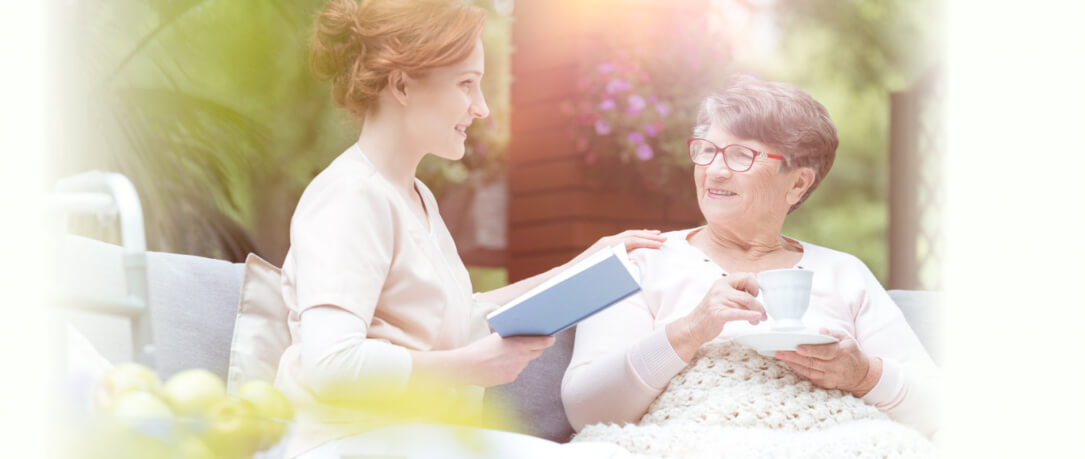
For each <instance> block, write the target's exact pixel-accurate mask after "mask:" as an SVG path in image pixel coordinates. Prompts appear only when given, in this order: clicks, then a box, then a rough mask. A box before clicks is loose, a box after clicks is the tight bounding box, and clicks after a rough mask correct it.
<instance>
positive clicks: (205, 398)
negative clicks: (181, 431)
mask: <svg viewBox="0 0 1085 459" xmlns="http://www.w3.org/2000/svg"><path fill="white" fill-rule="evenodd" d="M162 395H163V397H165V398H166V401H168V402H169V403H170V406H172V407H173V410H174V411H175V412H176V413H177V414H178V415H179V416H193V417H196V416H203V415H204V414H206V413H207V410H208V409H209V408H210V407H211V406H212V405H214V404H215V403H218V402H219V401H221V400H222V399H224V398H226V385H225V384H223V383H222V380H221V379H219V377H218V376H215V374H214V373H211V372H210V371H207V370H204V369H201V368H192V369H188V370H184V371H181V372H179V373H177V374H175V375H173V377H171V378H170V379H169V380H168V381H166V384H165V385H164V386H162Z"/></svg>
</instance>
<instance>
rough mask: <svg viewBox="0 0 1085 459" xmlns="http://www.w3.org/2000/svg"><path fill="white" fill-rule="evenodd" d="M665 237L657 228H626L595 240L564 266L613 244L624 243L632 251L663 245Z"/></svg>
mask: <svg viewBox="0 0 1085 459" xmlns="http://www.w3.org/2000/svg"><path fill="white" fill-rule="evenodd" d="M666 240H667V238H665V237H663V236H662V235H661V234H660V232H659V230H626V231H622V232H620V233H618V234H614V235H610V236H606V237H602V238H600V239H599V240H598V241H595V243H594V244H592V245H591V247H588V249H587V250H585V251H583V252H580V255H577V256H576V258H573V260H572V261H570V262H569V263H568V264H567V265H566V266H572V265H575V264H576V263H577V262H579V261H580V260H583V259H585V258H587V257H590V256H591V255H592V254H594V253H595V252H598V251H600V250H603V249H605V248H607V247H611V246H613V245H615V244H619V243H623V242H624V243H625V250H626V251H632V250H634V249H644V248H648V249H658V248H660V247H663V242H664V241H666Z"/></svg>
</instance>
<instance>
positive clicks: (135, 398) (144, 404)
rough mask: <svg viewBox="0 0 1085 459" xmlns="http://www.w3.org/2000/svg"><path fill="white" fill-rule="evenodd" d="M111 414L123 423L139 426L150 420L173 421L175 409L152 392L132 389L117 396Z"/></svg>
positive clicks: (110, 410)
mask: <svg viewBox="0 0 1085 459" xmlns="http://www.w3.org/2000/svg"><path fill="white" fill-rule="evenodd" d="M109 414H110V416H111V417H112V418H113V419H114V420H116V421H117V422H119V423H120V424H122V425H126V426H130V427H138V426H140V425H141V424H144V423H146V422H148V421H172V420H173V410H171V409H170V406H169V405H168V404H166V402H165V401H163V400H162V399H160V398H158V397H157V396H155V395H154V394H151V393H150V392H143V391H130V392H125V393H123V394H121V395H120V396H118V397H117V399H116V400H115V401H114V402H113V405H112V406H111V407H110V409H109Z"/></svg>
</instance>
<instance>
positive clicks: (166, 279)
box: [58, 236, 243, 379]
mask: <svg viewBox="0 0 1085 459" xmlns="http://www.w3.org/2000/svg"><path fill="white" fill-rule="evenodd" d="M60 250H61V255H62V257H61V259H62V260H63V263H60V264H59V266H60V269H59V271H60V272H59V273H58V276H59V281H60V285H62V286H63V287H64V289H65V290H67V292H66V293H67V294H68V295H73V296H76V297H84V298H120V297H122V296H123V295H124V292H125V287H124V285H125V284H124V282H125V281H124V276H123V264H122V262H121V255H122V253H123V251H122V249H121V247H119V246H116V245H113V244H108V243H105V242H100V241H95V240H93V239H87V238H82V237H77V236H69V237H65V239H64V241H63V243H62V244H61V246H60ZM242 270H243V265H242V264H240V263H236V264H235V263H230V262H228V261H223V260H213V259H210V258H204V257H197V256H191V255H178V254H172V253H161V252H148V253H147V290H148V297H149V302H150V314H151V329H152V333H153V335H154V337H153V339H154V345H155V352H154V355H155V359H156V363H157V366H158V368H157V370H158V374H159V376H161V377H162V378H169V377H170V376H172V375H173V374H174V373H176V372H178V371H180V370H184V369H186V368H197V367H198V368H206V369H208V370H210V371H211V372H213V373H215V374H217V375H218V376H219V377H221V378H223V379H225V378H226V373H227V371H226V370H227V366H228V363H229V358H230V341H231V338H232V336H233V329H234V318H235V315H236V313H237V304H238V298H239V297H240V291H241V275H242ZM64 317H65V318H66V319H67V320H68V321H69V322H71V323H72V324H73V325H75V326H76V328H78V329H79V331H80V332H81V333H83V334H84V335H85V336H87V337H88V339H89V340H90V342H91V343H93V344H94V346H95V347H98V348H99V349H103V350H107V351H106V352H102V354H103V355H105V356H106V357H107V358H109V359H110V360H111V361H112V362H114V363H116V362H119V361H126V360H131V358H132V354H131V344H130V343H131V339H132V334H131V329H130V325H129V321H128V320H127V319H126V318H118V317H111V316H103V315H101V314H94V313H86V312H66V313H65V314H64ZM115 343H125V345H124V346H123V347H118V346H117V345H116V344H115ZM110 346H112V347H110Z"/></svg>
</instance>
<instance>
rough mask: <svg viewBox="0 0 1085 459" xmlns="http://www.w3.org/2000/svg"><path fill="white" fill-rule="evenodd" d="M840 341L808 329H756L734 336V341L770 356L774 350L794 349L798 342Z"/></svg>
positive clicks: (824, 342)
mask: <svg viewBox="0 0 1085 459" xmlns="http://www.w3.org/2000/svg"><path fill="white" fill-rule="evenodd" d="M837 341H840V340H838V339H836V338H833V337H832V336H829V335H822V334H820V333H813V332H811V331H809V330H795V331H775V330H768V331H756V332H752V333H747V334H745V335H742V336H736V337H735V342H737V343H738V344H741V345H743V346H746V347H748V348H751V349H753V350H755V351H757V353H759V354H761V355H763V356H766V357H772V356H774V355H776V351H794V350H795V346H798V345H800V344H826V343H835V342H837Z"/></svg>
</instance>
